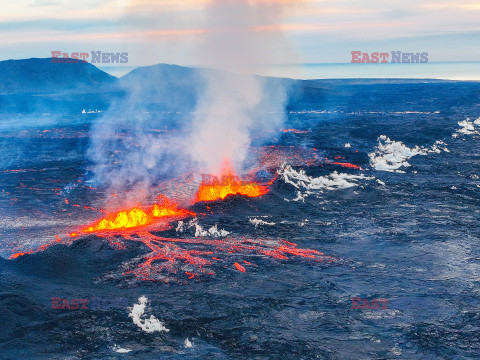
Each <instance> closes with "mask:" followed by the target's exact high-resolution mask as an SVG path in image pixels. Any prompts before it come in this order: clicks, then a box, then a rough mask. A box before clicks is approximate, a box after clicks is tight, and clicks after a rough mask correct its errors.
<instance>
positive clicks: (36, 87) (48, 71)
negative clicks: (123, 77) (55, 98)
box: [0, 58, 117, 95]
mask: <svg viewBox="0 0 480 360" xmlns="http://www.w3.org/2000/svg"><path fill="white" fill-rule="evenodd" d="M116 83H117V78H116V77H114V76H112V75H109V74H107V73H106V72H104V71H102V70H100V69H98V68H97V67H95V66H94V65H92V64H90V63H80V62H79V63H52V59H51V58H46V59H38V58H32V59H24V60H6V61H0V94H2V95H5V94H20V93H30V94H32V93H36V94H45V93H59V92H65V91H67V92H70V91H74V92H98V91H99V90H103V89H104V88H105V87H108V86H112V85H115V84H116Z"/></svg>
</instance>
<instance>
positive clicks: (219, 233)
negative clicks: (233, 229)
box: [175, 218, 230, 238]
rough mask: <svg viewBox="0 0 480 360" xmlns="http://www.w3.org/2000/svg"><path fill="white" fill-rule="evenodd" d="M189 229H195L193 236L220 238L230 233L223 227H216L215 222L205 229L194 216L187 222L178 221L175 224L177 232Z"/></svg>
mask: <svg viewBox="0 0 480 360" xmlns="http://www.w3.org/2000/svg"><path fill="white" fill-rule="evenodd" d="M189 229H193V230H194V231H195V237H213V238H222V237H225V236H227V235H230V233H229V232H228V231H226V230H224V229H220V230H219V229H218V226H217V224H215V225H213V226H212V227H211V228H209V229H208V230H205V229H204V228H203V227H202V226H201V225H200V224H199V223H198V219H197V218H194V219H192V220H190V221H189V222H188V223H184V222H183V221H179V222H178V224H177V228H176V229H175V230H176V232H177V233H183V232H185V231H187V230H189Z"/></svg>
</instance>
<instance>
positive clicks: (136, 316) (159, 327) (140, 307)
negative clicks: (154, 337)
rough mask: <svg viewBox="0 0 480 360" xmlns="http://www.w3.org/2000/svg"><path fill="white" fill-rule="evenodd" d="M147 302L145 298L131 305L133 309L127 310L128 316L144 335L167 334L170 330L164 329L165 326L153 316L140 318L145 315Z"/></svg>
mask: <svg viewBox="0 0 480 360" xmlns="http://www.w3.org/2000/svg"><path fill="white" fill-rule="evenodd" d="M147 301H148V299H147V298H146V297H145V296H142V297H140V298H138V304H133V307H131V308H129V310H130V313H129V314H128V316H129V317H131V318H132V320H133V323H134V324H135V325H137V326H138V327H139V328H140V329H142V330H143V331H145V332H146V333H153V332H155V331H165V332H169V331H170V330H169V329H167V328H166V327H165V324H163V323H162V322H161V321H160V320H158V319H157V318H156V317H155V316H153V315H150V318H146V319H143V318H142V315H143V314H144V313H145V307H146V306H147Z"/></svg>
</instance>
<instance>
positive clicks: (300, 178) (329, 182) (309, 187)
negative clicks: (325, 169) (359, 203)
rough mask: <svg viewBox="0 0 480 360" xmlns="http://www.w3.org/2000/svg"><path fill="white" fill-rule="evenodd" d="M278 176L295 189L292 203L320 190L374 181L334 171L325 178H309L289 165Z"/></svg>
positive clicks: (365, 177)
mask: <svg viewBox="0 0 480 360" xmlns="http://www.w3.org/2000/svg"><path fill="white" fill-rule="evenodd" d="M278 174H279V175H280V177H281V179H282V180H283V181H284V182H285V183H287V184H290V185H293V186H294V187H295V188H296V189H297V197H296V198H295V199H293V201H304V200H305V198H306V197H307V196H309V195H311V194H317V193H318V192H319V191H322V190H339V189H347V188H351V187H356V186H359V185H360V184H361V181H365V180H373V179H375V178H374V177H368V176H365V175H363V174H360V175H352V174H345V173H338V172H336V171H334V172H333V173H331V174H329V175H325V176H319V177H311V176H308V175H307V174H306V173H305V170H299V171H296V170H294V169H293V168H292V167H291V166H290V165H286V166H284V167H283V168H282V169H281V170H279V172H278Z"/></svg>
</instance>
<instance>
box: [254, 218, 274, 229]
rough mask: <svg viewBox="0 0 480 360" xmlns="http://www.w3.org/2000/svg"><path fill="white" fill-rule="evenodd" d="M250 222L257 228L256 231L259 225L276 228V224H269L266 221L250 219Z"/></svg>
mask: <svg viewBox="0 0 480 360" xmlns="http://www.w3.org/2000/svg"><path fill="white" fill-rule="evenodd" d="M248 221H249V222H250V224H252V225H254V226H255V229H256V228H257V227H258V226H259V225H267V226H274V225H275V223H274V222H268V221H264V220H262V219H257V218H250V219H248Z"/></svg>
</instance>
